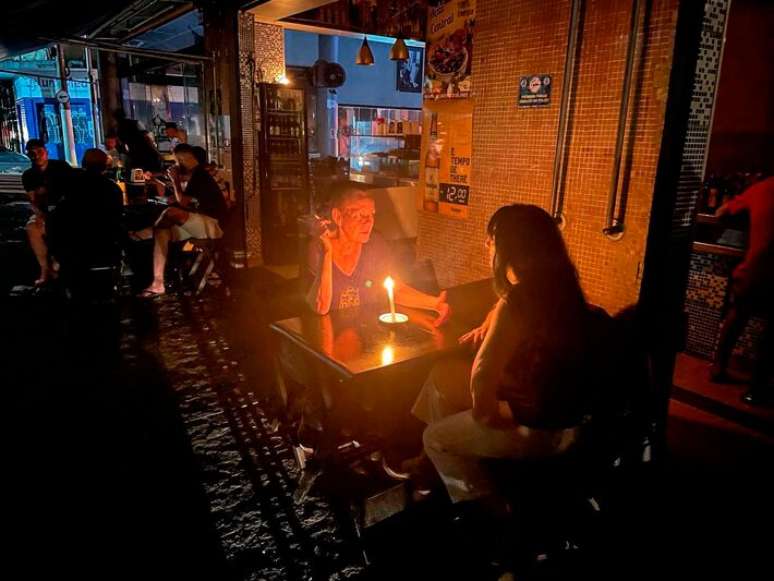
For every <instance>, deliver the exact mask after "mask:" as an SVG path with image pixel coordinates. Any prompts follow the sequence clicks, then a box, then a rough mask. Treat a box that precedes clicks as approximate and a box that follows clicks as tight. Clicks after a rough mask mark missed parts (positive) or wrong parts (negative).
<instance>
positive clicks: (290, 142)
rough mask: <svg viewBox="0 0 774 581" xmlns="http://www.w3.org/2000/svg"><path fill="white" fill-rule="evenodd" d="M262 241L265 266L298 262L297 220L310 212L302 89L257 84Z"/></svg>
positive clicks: (299, 240)
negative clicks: (258, 87)
mask: <svg viewBox="0 0 774 581" xmlns="http://www.w3.org/2000/svg"><path fill="white" fill-rule="evenodd" d="M259 92H260V95H259V97H260V106H261V117H260V118H261V124H260V128H261V129H260V138H259V156H260V157H259V163H258V167H259V168H260V192H261V239H262V248H263V259H264V261H265V262H266V263H267V264H278V265H279V264H294V263H297V262H298V257H299V248H300V244H301V242H302V240H303V233H302V232H300V229H299V219H300V218H301V217H302V216H304V215H306V214H309V212H310V211H311V205H312V200H311V192H310V189H309V161H308V153H307V143H306V135H307V129H306V105H305V103H306V98H305V97H306V96H305V94H304V90H303V89H298V88H292V87H287V86H284V85H277V84H266V83H264V84H261V85H260V89H259Z"/></svg>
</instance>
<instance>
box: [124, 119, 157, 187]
mask: <svg viewBox="0 0 774 581" xmlns="http://www.w3.org/2000/svg"><path fill="white" fill-rule="evenodd" d="M114 115H115V117H116V119H117V122H118V131H117V134H118V139H119V140H120V142H121V145H122V146H123V147H124V148H125V149H126V168H127V169H128V170H132V169H142V170H144V171H149V172H152V173H158V172H160V171H161V155H160V154H159V152H158V150H157V149H156V147H155V145H154V144H153V141H152V136H150V137H149V134H148V132H147V131H144V130H142V129H141V128H140V124H139V123H138V122H137V121H136V120H134V119H128V118H127V117H126V114H125V113H124V112H123V111H122V110H120V109H119V110H117V111H116V112H115V113H114Z"/></svg>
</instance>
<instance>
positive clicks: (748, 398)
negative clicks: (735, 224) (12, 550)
mask: <svg viewBox="0 0 774 581" xmlns="http://www.w3.org/2000/svg"><path fill="white" fill-rule="evenodd" d="M743 212H747V214H748V215H749V217H750V236H749V245H748V247H747V251H746V252H745V256H744V260H742V262H741V263H740V264H739V266H737V267H736V268H735V269H734V272H733V274H732V278H731V307H730V309H729V310H728V313H727V314H726V317H725V319H723V323H722V324H721V327H720V338H719V340H718V348H717V351H716V353H715V361H714V363H713V365H712V369H711V377H712V380H713V381H716V382H725V381H729V377H728V374H727V368H728V363H729V360H730V359H731V353H732V352H733V349H734V346H735V345H736V342H737V340H738V339H739V336H740V335H741V334H742V331H744V328H745V326H746V325H747V322H748V321H749V320H750V317H752V316H753V315H756V314H758V315H760V316H761V317H763V318H764V319H765V321H764V329H763V333H762V334H761V336H760V338H759V340H758V346H757V358H756V362H755V368H754V370H753V377H752V383H751V385H750V389H749V391H747V393H745V394H744V395H743V396H742V399H743V401H745V402H746V403H748V404H751V405H756V404H764V403H772V402H774V393H772V390H771V388H770V386H769V376H770V374H771V365H772V358H774V330H772V328H771V312H772V308H773V307H772V302H773V301H774V177H770V178H768V179H765V180H763V181H760V182H758V183H756V184H753V185H752V186H750V187H749V188H747V190H745V191H744V192H743V193H742V194H741V195H739V196H736V197H735V198H733V199H731V200H730V201H729V202H727V203H725V204H723V205H722V206H721V207H720V208H718V210H717V212H716V213H715V215H716V216H719V217H723V216H733V215H735V214H740V213H743Z"/></svg>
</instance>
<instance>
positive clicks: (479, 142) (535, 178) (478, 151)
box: [419, 0, 678, 311]
mask: <svg viewBox="0 0 774 581" xmlns="http://www.w3.org/2000/svg"><path fill="white" fill-rule="evenodd" d="M677 4H678V1H677V0H653V2H652V10H651V11H650V14H649V15H648V21H647V25H646V26H645V27H644V31H645V32H644V34H643V33H642V32H641V33H640V37H639V47H640V49H641V50H640V53H641V54H640V58H638V59H637V61H636V66H635V81H636V82H637V84H635V86H634V88H633V91H632V99H631V101H630V119H629V123H628V127H629V128H630V129H629V131H628V134H627V137H626V141H625V142H626V147H625V149H624V160H625V161H624V164H623V166H622V172H623V173H622V179H621V183H622V185H623V189H624V191H625V192H626V193H627V196H628V201H627V211H626V231H625V233H624V236H623V238H622V239H621V240H618V241H612V240H610V239H608V238H607V237H605V235H604V234H603V233H602V229H603V227H604V226H605V217H606V207H607V200H608V191H609V188H610V180H611V172H612V163H613V152H614V145H615V140H616V128H617V121H618V109H619V105H620V98H621V91H622V81H623V74H624V66H625V55H626V47H627V40H628V26H629V19H630V15H631V12H630V11H631V6H632V3H631V2H626V1H621V0H588V1H587V2H585V5H586V8H585V13H584V18H583V31H582V38H581V43H582V44H581V49H580V54H579V60H578V64H577V67H578V68H577V75H578V76H577V85H576V89H575V99H574V107H573V111H572V117H571V124H572V125H571V139H570V144H569V156H568V165H567V179H566V181H565V184H564V189H565V191H566V201H565V207H564V210H565V214H566V218H567V226H566V228H565V231H564V234H565V238H566V240H567V243H568V246H569V248H570V252H571V254H572V256H573V258H574V259H575V261H576V264H577V266H578V269H579V272H580V275H581V280H582V283H583V287H584V289H585V291H586V293H587V295H588V297H589V299H590V300H591V301H592V302H594V303H597V304H600V305H602V306H604V307H605V308H607V309H609V310H611V311H616V310H618V309H620V308H621V307H624V306H626V305H627V304H630V303H632V302H634V301H636V299H637V297H638V292H639V285H640V279H639V276H640V271H641V262H642V258H643V255H644V247H645V239H646V235H647V228H648V221H649V212H650V207H651V201H652V196H653V183H654V178H655V173H656V165H657V162H658V154H659V148H660V144H661V135H662V130H663V119H664V110H665V103H666V93H667V86H668V81H669V73H670V68H671V57H672V49H673V43H674V32H675V25H676V19H677ZM569 19H570V1H569V0H510V1H507V0H479V1H478V2H477V21H476V35H475V40H474V42H475V47H476V49H475V51H474V62H473V74H474V79H475V82H474V99H475V110H474V120H473V127H474V141H473V164H474V167H473V176H472V191H471V195H470V204H471V205H470V218H469V219H468V220H465V221H457V220H453V219H449V218H445V217H441V216H437V215H433V214H428V213H425V212H422V213H421V216H420V234H419V251H420V254H421V255H422V256H424V257H428V258H431V259H432V260H433V262H434V264H435V266H436V270H437V272H438V275H439V278H440V282H441V283H442V284H443V285H445V286H447V285H452V284H459V283H463V282H466V281H469V280H473V279H477V278H481V277H484V276H487V275H488V265H487V264H486V259H485V252H484V246H483V244H484V231H485V226H486V222H487V220H488V219H489V217H490V216H491V215H492V213H493V212H494V211H495V210H496V209H497V208H498V207H500V206H502V205H504V204H508V203H513V202H522V203H531V204H538V205H540V206H542V207H543V208H546V209H548V208H549V206H550V197H551V175H552V169H553V159H554V144H555V139H556V128H557V123H558V115H559V102H560V98H561V94H560V93H561V86H562V74H563V72H564V71H563V69H564V60H565V50H566V42H567V28H568V25H569ZM640 30H643V27H641V28H640ZM536 73H537V74H539V73H547V74H551V75H552V76H553V94H552V97H551V99H552V103H551V105H550V106H549V107H547V108H539V109H519V108H518V107H517V98H518V82H519V77H520V76H523V75H528V74H536Z"/></svg>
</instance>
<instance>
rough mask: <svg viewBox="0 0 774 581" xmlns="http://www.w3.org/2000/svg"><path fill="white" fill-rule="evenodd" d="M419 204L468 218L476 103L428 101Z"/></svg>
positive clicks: (437, 211) (445, 213)
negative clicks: (474, 104)
mask: <svg viewBox="0 0 774 581" xmlns="http://www.w3.org/2000/svg"><path fill="white" fill-rule="evenodd" d="M421 151H422V163H421V164H420V170H419V181H420V187H419V188H417V189H418V191H419V192H420V195H419V196H418V198H419V199H418V201H417V205H418V207H419V208H420V209H422V210H424V211H426V212H433V213H437V214H441V215H444V216H449V217H451V218H458V219H465V218H467V217H468V204H469V201H470V199H469V196H470V176H471V170H472V153H473V103H472V102H471V101H469V100H465V101H453V102H450V101H446V102H440V101H439V102H434V103H425V108H424V119H423V124H422V150H421Z"/></svg>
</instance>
